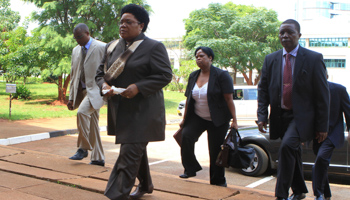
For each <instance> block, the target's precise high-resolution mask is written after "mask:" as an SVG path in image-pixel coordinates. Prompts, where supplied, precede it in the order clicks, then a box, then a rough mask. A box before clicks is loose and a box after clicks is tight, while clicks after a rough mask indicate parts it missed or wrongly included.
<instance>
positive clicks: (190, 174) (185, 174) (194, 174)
mask: <svg viewBox="0 0 350 200" xmlns="http://www.w3.org/2000/svg"><path fill="white" fill-rule="evenodd" d="M196 175H197V174H196V172H194V173H188V172H185V173H183V174H181V175H180V176H179V177H180V178H190V177H194V176H196Z"/></svg>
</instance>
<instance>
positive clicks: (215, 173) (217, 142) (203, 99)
mask: <svg viewBox="0 0 350 200" xmlns="http://www.w3.org/2000/svg"><path fill="white" fill-rule="evenodd" d="M195 56H196V62H197V66H198V67H199V68H200V69H199V70H197V71H194V72H192V73H191V75H190V77H189V80H188V85H187V89H186V92H185V96H186V97H187V101H186V108H185V112H184V119H183V121H182V122H181V123H180V127H183V130H182V145H181V157H182V165H183V166H184V168H185V170H184V173H183V174H181V175H180V178H189V177H193V176H196V172H197V171H199V170H201V169H202V167H201V166H200V164H199V163H198V161H197V159H196V156H195V154H194V146H195V142H197V141H198V138H199V137H200V136H201V134H202V133H203V132H204V131H207V132H208V143H209V156H210V184H212V185H219V186H224V187H226V186H227V184H226V179H225V169H224V167H219V166H217V165H215V161H216V158H217V156H218V154H219V152H220V146H221V145H222V143H223V142H224V139H225V136H226V133H227V130H228V128H229V122H230V120H231V119H232V118H233V121H232V123H231V128H235V129H237V128H238V127H237V119H236V111H235V105H234V103H233V92H234V89H233V82H232V78H231V77H230V75H229V74H228V72H227V71H224V70H221V69H219V68H216V67H214V66H213V65H212V61H213V59H214V52H213V50H212V49H211V48H209V47H198V48H197V49H196V51H195Z"/></svg>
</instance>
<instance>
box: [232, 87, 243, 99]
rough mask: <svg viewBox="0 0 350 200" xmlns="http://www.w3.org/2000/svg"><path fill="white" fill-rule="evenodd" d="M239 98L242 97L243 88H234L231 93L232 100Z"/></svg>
mask: <svg viewBox="0 0 350 200" xmlns="http://www.w3.org/2000/svg"><path fill="white" fill-rule="evenodd" d="M241 99H243V90H242V89H238V90H235V92H234V93H233V100H241Z"/></svg>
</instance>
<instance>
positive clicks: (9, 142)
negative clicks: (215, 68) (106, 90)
mask: <svg viewBox="0 0 350 200" xmlns="http://www.w3.org/2000/svg"><path fill="white" fill-rule="evenodd" d="M180 121H181V119H174V120H167V121H166V124H174V123H179V122H180ZM100 131H107V126H101V127H100ZM77 132H78V129H67V130H60V131H51V132H44V133H37V134H32V135H24V136H18V137H11V138H6V139H0V145H5V146H7V145H13V144H20V143H25V142H33V141H37V140H44V139H50V138H53V137H59V136H65V135H73V134H76V133H77Z"/></svg>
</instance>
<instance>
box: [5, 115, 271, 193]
mask: <svg viewBox="0 0 350 200" xmlns="http://www.w3.org/2000/svg"><path fill="white" fill-rule="evenodd" d="M105 118H106V116H101V120H100V126H101V127H102V128H103V127H105V126H106V124H104V123H105V122H106V121H107V120H105ZM172 121H179V118H177V117H175V116H174V117H173V119H170V120H169V121H168V123H171V122H172ZM75 127H76V119H75V117H72V118H58V119H39V120H23V121H12V122H9V121H0V142H2V143H3V145H0V177H1V179H0V200H1V199H33V200H34V199H79V200H80V199H107V198H106V197H105V196H104V195H103V192H104V189H105V187H106V183H107V180H108V177H109V174H110V172H111V169H112V167H113V165H111V164H106V167H100V166H94V165H88V164H87V163H86V161H72V160H69V159H67V157H66V156H62V155H56V154H53V153H47V152H42V151H33V150H28V149H23V148H17V147H13V146H10V145H11V144H18V143H21V142H23V141H25V142H29V143H28V144H27V145H30V144H31V143H30V141H34V140H37V139H48V140H49V138H51V137H57V136H60V135H65V134H74V133H75V132H76V131H75ZM42 135H46V136H45V137H43V138H41V137H42ZM47 135H48V136H47ZM14 138H15V139H14ZM28 138H29V139H28ZM151 173H152V179H153V183H154V186H155V190H154V192H153V194H151V195H148V194H147V195H145V196H144V197H143V198H142V199H150V200H158V199H159V200H163V199H164V200H168V199H169V200H170V199H181V200H182V199H184V200H186V199H225V200H231V199H238V200H239V199H242V200H243V199H244V200H253V199H254V200H255V199H257V200H260V199H261V200H265V199H266V200H268V199H274V194H273V193H272V192H267V191H262V190H256V189H249V188H245V187H240V186H235V185H228V187H227V188H224V187H218V186H212V185H209V184H208V183H207V181H203V180H200V179H196V178H191V179H187V180H186V179H185V180H184V179H180V178H178V176H175V175H172V174H166V173H160V172H156V171H151Z"/></svg>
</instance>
